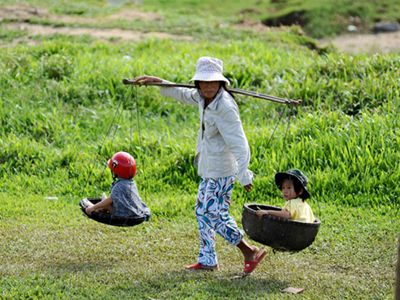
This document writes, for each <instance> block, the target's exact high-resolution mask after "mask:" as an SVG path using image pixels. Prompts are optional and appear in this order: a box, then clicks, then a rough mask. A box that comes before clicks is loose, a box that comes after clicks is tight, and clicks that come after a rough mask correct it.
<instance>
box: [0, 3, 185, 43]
mask: <svg viewBox="0 0 400 300" xmlns="http://www.w3.org/2000/svg"><path fill="white" fill-rule="evenodd" d="M32 18H37V19H49V20H52V21H57V22H62V23H66V24H68V23H71V24H72V23H75V24H76V23H79V24H87V23H92V24H93V23H99V24H104V23H106V22H108V21H110V20H134V19H142V20H148V21H154V20H161V19H162V18H163V17H162V16H161V15H159V14H157V13H154V12H141V11H136V10H123V11H120V12H118V13H116V14H113V15H110V16H106V17H99V18H83V17H72V16H59V15H57V16H54V15H50V14H49V13H48V12H47V10H46V9H45V8H42V7H37V6H25V5H9V6H2V7H0V22H1V21H4V20H9V21H13V22H10V23H8V25H7V27H8V28H9V29H11V30H26V31H27V33H28V36H26V37H22V38H18V39H14V40H13V41H12V42H11V43H10V44H8V45H3V46H2V47H5V46H10V45H16V44H18V43H21V42H25V43H27V44H28V45H33V44H35V43H39V42H40V41H37V40H32V39H30V36H35V35H52V34H55V33H59V34H69V35H91V36H93V37H95V38H97V39H100V40H104V41H108V42H114V43H116V42H119V41H140V40H143V39H146V38H149V37H156V38H162V39H165V38H168V39H178V40H192V39H193V37H191V36H185V35H173V34H169V33H165V32H148V33H143V32H140V31H134V30H121V29H117V28H114V29H96V28H87V27H84V26H82V27H59V26H45V25H35V24H31V23H27V22H26V21H28V20H29V19H32Z"/></svg>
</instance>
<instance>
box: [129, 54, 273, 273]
mask: <svg viewBox="0 0 400 300" xmlns="http://www.w3.org/2000/svg"><path fill="white" fill-rule="evenodd" d="M222 70H223V62H222V61H221V60H219V59H217V58H213V57H201V58H200V59H199V60H198V61H197V64H196V73H195V75H194V77H193V78H192V79H191V80H190V81H189V82H193V81H194V82H195V86H196V89H189V88H181V87H162V88H161V94H162V95H163V96H167V97H171V98H174V99H177V100H179V101H180V102H182V103H185V104H188V105H196V106H198V107H199V113H200V123H201V126H200V130H199V135H198V139H197V145H196V157H195V165H197V166H198V174H199V175H200V176H201V181H200V186H199V189H198V194H197V202H196V206H195V211H196V217H197V223H198V226H199V232H200V253H199V257H198V262H197V263H196V264H194V265H190V266H187V267H186V269H193V270H219V267H218V259H217V255H216V253H215V233H218V234H219V235H221V236H222V237H223V238H224V239H226V240H227V241H228V242H229V244H230V245H232V246H237V247H238V248H239V249H240V250H241V251H242V253H243V256H244V261H245V268H244V272H245V273H251V272H252V271H253V270H254V269H255V268H256V266H257V264H258V263H259V262H260V261H261V260H262V259H263V258H264V256H265V253H266V251H265V250H262V251H259V249H258V247H256V246H251V245H250V244H248V243H247V242H246V241H245V240H244V239H243V233H242V232H241V231H240V230H239V228H238V226H237V224H236V222H235V220H233V219H232V218H231V217H230V216H229V207H230V204H231V195H232V189H233V185H234V183H235V180H236V178H238V181H239V182H240V184H241V185H242V186H243V187H244V188H245V190H246V191H247V192H250V190H251V188H252V187H253V184H252V181H253V173H252V172H251V171H250V170H248V165H249V162H250V148H249V145H248V142H247V138H246V135H245V133H244V130H243V127H242V123H241V120H240V116H239V109H238V106H237V104H236V102H235V100H234V97H233V95H232V94H231V93H230V92H229V91H228V89H227V85H228V84H229V81H228V79H226V78H225V77H224V76H223V75H222ZM134 82H138V83H140V85H141V86H142V85H146V83H148V82H164V83H169V82H168V81H165V80H163V79H161V78H158V77H153V76H141V77H137V78H135V79H134Z"/></svg>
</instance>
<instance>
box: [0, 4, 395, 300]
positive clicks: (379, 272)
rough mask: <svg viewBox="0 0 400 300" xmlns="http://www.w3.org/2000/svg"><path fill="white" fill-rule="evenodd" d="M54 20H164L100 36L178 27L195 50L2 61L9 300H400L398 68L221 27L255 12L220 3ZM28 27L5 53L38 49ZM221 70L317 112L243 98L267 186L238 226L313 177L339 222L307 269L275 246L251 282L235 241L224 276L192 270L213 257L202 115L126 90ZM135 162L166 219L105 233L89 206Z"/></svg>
mask: <svg viewBox="0 0 400 300" xmlns="http://www.w3.org/2000/svg"><path fill="white" fill-rule="evenodd" d="M16 2H17V1H6V2H5V3H4V5H9V4H15V3H16ZM289 2H290V1H289ZM375 2H377V1H375ZM375 2H374V3H375ZM27 3H29V4H32V5H39V4H40V5H42V2H40V3H39V2H35V1H27ZM257 3H258V2H257ZM290 3H291V2H290ZM305 3H306V1H304V3H303V4H301V3H300V2H299V1H298V5H306V4H305ZM47 4H49V10H50V11H51V13H59V14H64V15H65V14H67V13H68V14H70V15H79V16H81V17H88V18H89V17H94V16H102V15H105V14H108V13H113V12H116V11H117V10H118V9H129V8H140V9H143V10H147V11H148V10H152V9H154V7H157V10H158V12H159V13H160V14H163V15H164V17H165V18H164V19H163V20H162V21H154V22H152V21H145V20H136V21H132V20H131V21H118V22H110V23H109V24H105V23H101V22H99V23H93V24H91V25H89V26H92V27H93V28H99V29H101V28H107V27H110V28H111V27H112V28H116V27H119V28H124V29H136V30H143V31H146V30H161V29H162V30H164V31H167V32H171V33H180V34H190V35H191V36H192V37H194V40H192V41H181V40H180V41H177V40H161V39H156V38H153V39H146V40H143V41H139V42H119V43H114V42H113V41H110V43H107V42H100V41H97V40H96V39H95V38H93V37H90V36H83V37H78V36H75V37H74V36H69V35H59V34H55V35H50V36H41V35H38V36H34V37H29V38H30V40H35V41H37V42H38V43H36V44H35V45H33V46H29V45H27V44H25V43H21V44H19V45H15V46H7V47H2V48H0V87H1V88H0V124H1V126H0V178H1V180H0V199H1V201H0V204H1V209H0V253H1V255H0V298H1V299H210V298H211V299H292V298H293V296H292V295H289V294H283V293H282V292H281V290H283V289H285V288H287V287H290V286H292V287H298V288H305V291H304V292H303V293H302V294H299V295H297V296H295V297H296V298H299V299H393V297H394V290H395V272H396V262H397V248H398V237H399V233H400V224H399V217H398V216H399V198H398V197H399V196H398V195H399V194H400V190H399V186H398V183H399V180H400V178H399V174H400V165H399V159H400V154H399V153H400V152H399V150H400V149H399V142H400V136H399V133H398V128H399V121H398V118H397V116H398V110H399V104H400V99H399V92H398V91H399V85H400V81H399V79H398V78H399V75H400V74H399V70H400V68H399V62H398V61H399V55H398V54H392V55H374V56H367V55H358V56H349V55H345V54H341V53H337V52H336V51H334V50H333V49H324V50H323V51H321V49H319V50H318V49H315V47H314V46H315V45H314V44H313V40H312V39H311V38H308V37H305V36H303V35H301V33H300V32H299V28H298V27H288V28H286V29H284V30H281V31H269V32H262V33H261V32H258V33H250V32H247V31H238V30H235V29H233V28H232V27H228V26H216V25H215V24H228V23H229V22H231V21H233V18H236V17H233V12H234V11H236V10H240V9H242V7H241V6H240V7H239V4H237V2H229V3H228V2H226V5H225V6H224V8H225V11H226V12H227V13H226V15H224V14H223V13H222V11H217V10H216V12H217V14H216V15H212V16H211V15H208V14H206V12H207V11H209V10H211V11H212V10H213V7H215V6H213V5H215V2H212V1H208V2H207V1H205V2H202V4H201V5H204V6H200V7H198V6H196V5H194V2H190V1H187V2H185V3H183V2H182V3H178V2H177V4H179V5H178V6H179V7H180V9H178V10H174V9H173V8H172V7H171V4H170V3H169V2H161V1H160V2H155V1H154V2H151V1H145V3H142V4H134V3H132V2H131V3H127V4H125V6H123V7H122V8H121V7H109V6H107V5H106V4H105V2H103V1H81V2H75V1H69V2H68V3H66V2H62V1H51V2H48V3H47ZM247 4H249V6H250V4H251V6H256V3H255V2H254V4H252V3H250V2H248V3H247ZM247 4H246V5H247ZM234 5H237V6H234ZM260 5H261V4H260ZM276 5H278V4H276ZM218 7H219V6H218ZM344 7H345V6H343V9H344ZM346 7H351V5H350V6H346ZM229 12H232V15H230V14H229ZM13 22H14V21H13V20H6V21H4V22H2V23H0V44H2V45H8V43H9V42H10V40H12V39H14V38H16V37H21V36H26V35H27V33H26V32H25V31H24V30H9V29H8V27H7V24H11V23H13ZM30 23H33V24H39V23H40V24H46V23H48V24H49V25H50V24H53V25H54V24H57V22H56V21H50V20H47V21H46V20H43V19H40V20H39V19H35V20H33V19H32V20H30ZM182 24H186V25H185V26H183V25H182ZM178 25H179V26H178ZM57 26H61V25H60V24H58V25H57ZM62 26H67V27H68V26H70V28H73V26H78V24H75V25H74V24H62ZM313 45H314V46H313ZM313 49H314V50H313ZM205 55H210V56H215V57H219V58H221V59H222V60H223V61H224V67H225V69H224V75H225V76H226V77H227V78H229V79H230V80H231V82H232V86H233V87H235V88H241V89H247V90H253V91H259V92H262V93H265V94H269V95H274V96H278V97H285V98H291V99H302V100H303V105H302V106H301V107H298V108H294V107H288V108H286V109H285V110H284V107H282V106H281V105H279V104H276V103H271V102H268V101H265V100H260V99H254V98H248V97H244V96H238V98H237V102H238V104H239V107H240V113H241V118H242V122H243V126H244V129H245V132H246V135H247V138H248V140H249V144H250V147H251V152H252V159H251V163H250V169H251V170H252V171H253V172H254V174H255V181H254V188H253V190H252V191H251V193H249V194H247V193H245V191H244V189H242V188H241V187H240V185H239V184H236V185H235V189H234V192H233V205H232V207H231V214H232V216H233V217H234V218H235V220H236V221H237V222H238V224H239V225H240V223H241V213H242V207H243V204H244V203H248V202H257V203H263V204H272V205H276V206H282V205H283V204H284V203H283V199H282V198H281V196H280V194H279V193H278V190H277V188H276V187H275V185H274V174H275V172H277V171H285V170H287V169H289V168H300V169H301V170H302V171H303V172H304V173H305V174H306V175H307V176H308V177H309V180H310V185H309V189H310V192H311V194H312V198H311V199H310V200H309V203H310V205H311V206H312V208H313V210H314V213H315V215H316V216H317V218H319V219H321V221H322V225H321V228H320V232H319V233H318V236H317V238H316V240H315V242H314V243H313V244H312V245H311V246H310V247H309V248H307V249H306V250H304V251H302V252H299V253H294V254H289V253H274V252H273V251H272V250H271V249H269V248H268V255H267V257H266V258H265V259H264V261H263V262H262V263H261V264H260V266H259V267H258V268H257V269H256V271H255V272H254V273H253V274H252V275H251V276H248V277H247V278H244V279H234V277H235V276H236V275H238V274H240V272H241V271H242V269H243V262H242V257H241V255H240V252H239V251H238V249H235V248H232V247H230V246H229V245H228V244H227V243H226V242H225V241H223V240H222V239H221V238H220V237H218V238H217V252H218V255H219V261H220V267H221V271H220V272H215V273H208V272H205V273H193V272H187V271H185V270H184V266H185V265H188V264H192V263H195V262H196V258H197V254H198V231H197V225H196V223H195V216H194V212H193V206H194V201H195V197H196V190H197V186H198V183H199V178H198V176H197V170H196V169H195V168H194V167H193V166H192V165H193V160H194V157H193V155H194V143H195V140H196V137H197V130H198V126H199V125H198V115H197V108H194V107H188V106H184V105H181V104H178V103H177V102H176V101H174V100H173V99H168V98H165V97H162V96H160V94H159V91H158V88H156V87H148V88H134V87H133V88H132V87H128V86H124V85H123V84H122V79H123V78H133V77H135V76H138V75H142V74H148V75H155V76H158V77H162V78H165V79H167V80H170V81H174V82H185V83H186V82H187V81H188V79H189V78H191V77H192V75H193V73H194V71H195V62H196V60H197V59H198V58H199V57H200V56H205ZM281 116H282V118H280V117H281ZM121 150H125V151H129V152H131V153H132V154H133V155H134V157H135V159H136V161H137V164H138V172H137V176H136V182H137V184H138V187H139V190H140V193H141V196H142V198H143V199H144V201H145V202H146V203H148V205H149V207H150V208H151V210H152V219H151V220H150V222H147V223H143V224H141V225H139V226H136V227H131V228H117V227H111V226H106V225H103V224H99V223H96V222H94V221H92V220H89V219H87V218H85V217H84V216H83V215H82V213H81V211H80V209H79V207H78V202H79V200H80V199H82V198H83V197H98V196H100V195H101V194H102V193H103V192H106V193H108V192H109V188H110V184H111V182H112V179H111V176H110V174H109V172H108V170H107V168H106V167H105V166H104V163H105V162H106V161H107V160H108V159H109V158H110V157H111V155H112V154H114V153H115V152H117V151H121ZM45 197H58V200H46V199H45ZM240 226H241V225H240ZM246 240H249V238H248V237H247V236H246ZM249 241H250V243H252V244H254V245H257V246H258V247H260V248H266V247H265V246H264V245H261V244H258V243H256V242H254V241H251V240H249Z"/></svg>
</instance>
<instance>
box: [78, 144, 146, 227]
mask: <svg viewBox="0 0 400 300" xmlns="http://www.w3.org/2000/svg"><path fill="white" fill-rule="evenodd" d="M107 165H108V167H109V168H110V169H111V174H112V176H113V179H114V180H115V181H114V182H113V183H112V186H111V191H110V196H109V197H107V196H106V195H105V194H103V197H102V201H100V202H99V203H97V204H95V205H93V204H92V203H91V202H89V201H88V200H87V203H84V204H85V205H86V206H88V207H87V208H86V213H87V214H88V215H89V216H90V215H91V214H92V212H93V211H97V212H107V211H108V212H109V213H110V214H111V215H115V216H121V217H139V216H147V219H149V218H150V215H151V213H150V209H149V208H148V206H147V205H146V204H145V203H144V202H143V201H142V199H141V198H140V196H139V192H138V189H137V186H136V182H135V181H134V180H133V177H134V176H135V173H136V163H135V160H134V158H133V157H132V155H130V154H129V153H127V152H118V153H116V154H114V155H113V157H112V158H111V159H110V160H109V161H108V163H107Z"/></svg>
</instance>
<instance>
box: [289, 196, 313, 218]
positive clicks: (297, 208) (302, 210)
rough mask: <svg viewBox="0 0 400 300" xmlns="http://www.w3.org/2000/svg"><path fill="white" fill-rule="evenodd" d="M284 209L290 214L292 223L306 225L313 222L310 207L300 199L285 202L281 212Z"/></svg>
mask: <svg viewBox="0 0 400 300" xmlns="http://www.w3.org/2000/svg"><path fill="white" fill-rule="evenodd" d="M284 209H286V210H287V211H289V212H290V219H291V220H293V221H300V222H308V223H313V222H314V221H315V218H314V214H313V212H312V210H311V207H310V205H308V203H307V202H303V200H302V199H300V198H296V199H292V200H289V201H287V202H286V204H285V206H284V207H283V208H282V210H284Z"/></svg>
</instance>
